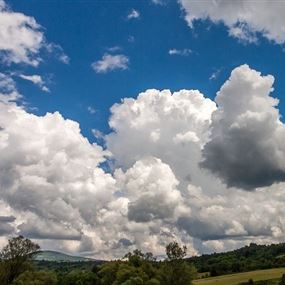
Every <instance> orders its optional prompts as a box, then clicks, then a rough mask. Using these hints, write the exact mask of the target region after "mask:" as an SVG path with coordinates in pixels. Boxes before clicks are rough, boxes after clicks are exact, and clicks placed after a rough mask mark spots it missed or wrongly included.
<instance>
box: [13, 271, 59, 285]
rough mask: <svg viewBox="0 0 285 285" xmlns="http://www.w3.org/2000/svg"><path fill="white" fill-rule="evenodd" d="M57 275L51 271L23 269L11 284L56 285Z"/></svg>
mask: <svg viewBox="0 0 285 285" xmlns="http://www.w3.org/2000/svg"><path fill="white" fill-rule="evenodd" d="M56 284H57V276H56V274H55V273H54V272H52V271H25V272H24V273H22V274H20V275H19V276H18V278H17V279H16V280H14V282H13V285H56Z"/></svg>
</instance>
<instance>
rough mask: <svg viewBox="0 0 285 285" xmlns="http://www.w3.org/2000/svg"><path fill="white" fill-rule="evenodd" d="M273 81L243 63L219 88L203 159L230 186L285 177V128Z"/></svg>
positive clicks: (251, 186) (252, 186)
mask: <svg viewBox="0 0 285 285" xmlns="http://www.w3.org/2000/svg"><path fill="white" fill-rule="evenodd" d="M273 82H274V77H273V76H271V75H268V76H262V75H261V74H260V72H257V71H255V70H252V69H250V68H249V66H247V65H243V66H240V67H238V68H236V69H234V70H233V71H232V73H231V76H230V78H229V80H228V81H227V82H226V83H225V84H224V85H223V86H222V88H221V89H220V91H219V92H218V93H217V97H216V102H217V105H218V109H217V110H216V111H215V112H214V113H213V117H212V119H213V122H212V129H211V136H210V140H209V142H208V143H207V144H206V145H205V147H204V149H203V156H204V161H203V162H202V164H201V165H202V166H203V167H205V168H208V169H210V170H211V171H212V172H213V173H215V174H217V175H218V176H219V177H221V178H222V179H223V181H224V182H225V183H226V184H227V185H228V186H235V187H240V188H243V189H247V190H252V189H255V188H256V187H263V186H269V185H272V184H273V183H275V182H280V181H284V180H285V148H284V145H283V143H282V142H283V141H284V139H285V128H284V125H283V123H282V122H281V121H280V114H279V111H278V109H277V108H276V107H277V105H278V100H277V99H275V98H273V97H271V96H270V93H271V92H272V91H273V87H272V85H273Z"/></svg>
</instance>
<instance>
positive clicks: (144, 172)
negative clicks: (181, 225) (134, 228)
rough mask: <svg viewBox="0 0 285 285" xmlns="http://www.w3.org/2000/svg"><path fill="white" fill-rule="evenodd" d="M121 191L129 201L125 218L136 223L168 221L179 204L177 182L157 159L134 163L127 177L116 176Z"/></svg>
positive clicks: (118, 173)
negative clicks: (157, 220)
mask: <svg viewBox="0 0 285 285" xmlns="http://www.w3.org/2000/svg"><path fill="white" fill-rule="evenodd" d="M115 176H116V180H117V181H118V183H119V184H120V187H119V188H120V189H121V191H122V192H123V193H124V195H125V196H126V197H128V199H129V200H130V202H129V205H128V218H129V220H134V221H136V222H149V221H153V220H155V219H165V220H167V219H171V218H173V217H174V215H175V209H176V208H178V207H179V205H180V203H181V202H182V197H181V195H180V192H179V191H178V190H177V188H176V187H177V185H178V183H179V182H178V181H177V180H176V178H175V176H174V174H173V172H172V170H171V169H170V167H169V166H168V165H167V164H164V163H162V161H161V160H160V159H156V158H145V159H143V160H140V161H137V162H136V163H135V164H134V165H133V167H131V168H130V169H128V170H127V172H126V173H122V172H120V171H117V172H116V175H115Z"/></svg>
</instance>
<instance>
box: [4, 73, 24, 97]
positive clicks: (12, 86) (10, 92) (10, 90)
mask: <svg viewBox="0 0 285 285" xmlns="http://www.w3.org/2000/svg"><path fill="white" fill-rule="evenodd" d="M21 97H22V95H21V94H20V93H19V92H18V90H17V87H16V83H15V81H14V80H13V79H12V78H11V77H10V76H8V75H6V74H4V73H1V72H0V102H6V103H8V102H11V101H17V100H18V99H20V98H21Z"/></svg>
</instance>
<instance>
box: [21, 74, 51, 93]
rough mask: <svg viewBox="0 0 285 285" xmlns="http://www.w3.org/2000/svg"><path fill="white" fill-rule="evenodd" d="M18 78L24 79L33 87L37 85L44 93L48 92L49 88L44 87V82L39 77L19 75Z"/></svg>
mask: <svg viewBox="0 0 285 285" xmlns="http://www.w3.org/2000/svg"><path fill="white" fill-rule="evenodd" d="M19 77H20V78H22V79H24V80H28V81H30V82H32V83H34V84H35V85H37V86H38V87H39V88H40V89H41V90H42V91H44V92H50V90H49V88H48V87H47V86H46V85H45V82H44V80H43V79H42V77H41V76H40V75H24V74H20V75H19Z"/></svg>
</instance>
